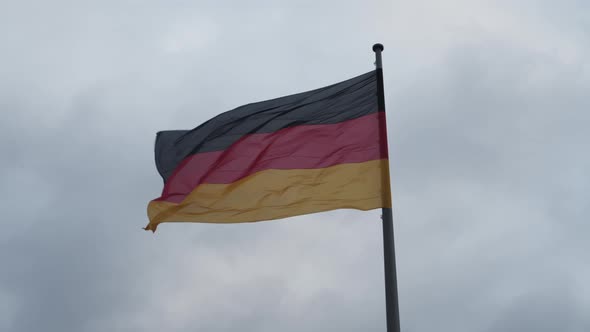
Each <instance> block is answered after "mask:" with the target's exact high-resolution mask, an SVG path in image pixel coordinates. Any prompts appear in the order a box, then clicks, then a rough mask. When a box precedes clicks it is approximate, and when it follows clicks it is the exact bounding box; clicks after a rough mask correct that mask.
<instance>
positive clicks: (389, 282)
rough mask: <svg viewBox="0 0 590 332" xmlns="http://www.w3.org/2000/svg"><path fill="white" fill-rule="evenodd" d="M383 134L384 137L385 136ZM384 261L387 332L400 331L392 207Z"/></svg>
mask: <svg viewBox="0 0 590 332" xmlns="http://www.w3.org/2000/svg"><path fill="white" fill-rule="evenodd" d="M373 52H375V66H376V67H377V70H376V72H377V93H378V94H377V104H378V107H379V111H382V112H385V92H384V88H383V63H382V61H381V52H383V45H382V44H375V45H373ZM381 130H383V131H384V134H385V135H383V136H385V142H383V143H382V144H381V146H382V148H383V149H387V148H388V147H387V127H386V125H385V123H383V124H382V127H381ZM383 136H382V137H383ZM384 178H385V180H386V183H387V184H386V186H387V187H386V190H387V191H388V193H391V188H390V182H389V169H386V170H384ZM382 211H383V212H382V213H383V214H382V216H381V219H383V261H384V269H385V310H386V314H387V332H399V331H400V324H399V303H398V296H397V273H396V267H395V245H394V239H393V214H392V211H391V208H383V210H382Z"/></svg>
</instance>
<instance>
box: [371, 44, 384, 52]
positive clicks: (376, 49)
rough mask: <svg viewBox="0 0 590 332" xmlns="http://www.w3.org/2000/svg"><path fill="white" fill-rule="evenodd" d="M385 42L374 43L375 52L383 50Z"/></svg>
mask: <svg viewBox="0 0 590 332" xmlns="http://www.w3.org/2000/svg"><path fill="white" fill-rule="evenodd" d="M383 49H384V48H383V44H379V43H377V44H375V45H373V52H383Z"/></svg>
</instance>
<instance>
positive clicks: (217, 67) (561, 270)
mask: <svg viewBox="0 0 590 332" xmlns="http://www.w3.org/2000/svg"><path fill="white" fill-rule="evenodd" d="M589 31H590V2H588V1H586V0H577V1H576V0H562V1H550V0H544V1H543V0H538V1H533V0H522V1H513V0H498V1H476V0H446V1H435V0H430V1H427V0H412V1H377V0H338V1H336V0H329V1H318V0H315V1H312V0H305V1H286V0H278V1H277V0H275V1H271V0H267V1H261V0H255V1H239V0H232V1H224V0H216V1H213V0H210V1H180V0H179V1H163V0H162V1H139V0H136V1H130V0H125V1H123V0H101V1H92V2H91V1H73V0H72V1H63V0H53V1H42V0H38V1H26V0H19V1H9V0H0V112H1V113H2V120H1V121H0V152H1V157H0V216H1V225H2V231H1V232H0V262H1V265H0V266H1V268H0V331H11V332H12V331H14V332H39V331H47V332H53V331H55V332H64V331H65V332H69V331H72V332H104V331H113V332H118V331H126V332H127V331H138V332H139V331H142V332H143V331H147V332H160V331H179V332H185V331H186V332H188V331H208V332H209V331H210V332H230V331H236V332H237V331H239V332H244V331H263V332H266V331H268V332H275V331H285V332H295V331H297V332H299V331H369V332H372V331H385V309H384V294H383V261H382V259H383V258H382V238H381V224H380V218H379V216H380V212H379V211H370V212H359V211H348V210H342V211H334V212H328V213H321V214H315V215H310V216H304V217H295V218H290V219H285V220H280V221H274V222H264V223H255V224H246V225H210V224H164V225H162V226H161V227H160V228H159V229H158V232H157V233H156V234H152V233H150V232H145V231H143V230H142V229H141V227H144V226H145V225H146V224H147V216H146V205H147V203H148V201H149V200H151V199H153V198H155V197H158V196H159V194H160V191H161V189H162V181H161V178H160V177H159V175H158V174H157V172H156V168H155V165H154V161H153V144H154V139H155V133H156V132H157V131H158V130H165V129H190V128H192V127H195V126H197V125H198V124H200V123H201V122H203V121H205V120H207V119H209V118H210V117H212V116H214V115H216V114H218V113H221V112H224V111H226V110H229V109H231V108H234V107H237V106H240V105H242V104H246V103H249V102H254V101H260V100H264V99H269V98H274V97H279V96H282V95H286V94H291V93H296V92H301V91H305V90H309V89H313V88H319V87H322V86H324V85H327V84H331V83H335V82H338V81H341V80H344V79H347V78H350V77H352V76H355V75H358V74H362V73H364V72H367V71H369V70H372V69H373V61H374V54H373V53H372V51H371V46H372V44H373V43H375V42H381V43H383V44H384V45H385V51H384V54H383V57H384V58H383V61H384V71H385V88H386V105H387V110H388V121H389V124H388V127H389V140H390V156H391V157H390V159H391V171H392V185H393V186H392V188H393V189H392V190H393V197H394V219H395V221H394V222H395V236H396V250H397V259H398V281H399V297H400V298H399V301H400V314H401V326H402V330H403V331H404V332H421V331H454V332H463V331H465V332H493V331H502V332H522V331H535V332H544V331H590V314H589V313H590V286H589V285H588V281H589V280H590V254H589V253H590V243H589V242H588V236H589V234H590V203H589V202H590V199H589V194H588V192H589V190H590V176H589V170H590V154H589V153H588V151H589V150H588V143H589V142H590V133H589V131H588V130H587V127H588V124H589V123H590V111H589V110H590V101H589V96H588V93H589V91H590V37H589V36H590V34H589Z"/></svg>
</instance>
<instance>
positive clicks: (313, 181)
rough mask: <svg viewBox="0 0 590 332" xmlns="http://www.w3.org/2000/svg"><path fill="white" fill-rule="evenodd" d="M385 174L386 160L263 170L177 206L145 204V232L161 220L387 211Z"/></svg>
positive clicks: (203, 188) (198, 192)
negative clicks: (338, 211) (146, 219)
mask: <svg viewBox="0 0 590 332" xmlns="http://www.w3.org/2000/svg"><path fill="white" fill-rule="evenodd" d="M384 170H385V172H383V171H384ZM384 173H385V174H388V173H389V166H388V161H387V159H382V160H373V161H368V162H364V163H354V164H341V165H336V166H332V167H326V168H319V169H292V170H265V171H261V172H258V173H256V174H253V175H251V176H248V177H246V178H244V179H241V180H239V181H236V182H234V183H230V184H201V185H200V186H198V187H197V188H195V189H194V190H193V191H192V192H191V193H190V194H189V195H188V196H187V197H186V198H185V199H184V200H183V201H182V203H180V204H176V203H170V202H164V201H152V202H150V204H149V206H148V216H149V218H150V223H149V225H148V226H147V227H146V229H148V230H153V231H155V230H156V227H157V226H158V224H160V223H163V222H209V223H240V222H253V221H262V220H271V219H279V218H286V217H291V216H296V215H302V214H308V213H314V212H321V211H329V210H335V209H344V208H348V209H358V210H371V209H376V208H381V207H391V197H390V193H389V184H386V183H385V181H384V180H383V174H384Z"/></svg>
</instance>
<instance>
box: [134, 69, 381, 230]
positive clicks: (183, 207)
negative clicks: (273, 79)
mask: <svg viewBox="0 0 590 332" xmlns="http://www.w3.org/2000/svg"><path fill="white" fill-rule="evenodd" d="M377 81H378V76H377V71H371V72H368V73H366V74H363V75H360V76H357V77H354V78H352V79H349V80H346V81H343V82H340V83H337V84H334V85H330V86H327V87H324V88H320V89H317V90H312V91H308V92H304V93H299V94H295V95H290V96H286V97H281V98H277V99H272V100H267V101H263V102H258V103H253V104H248V105H244V106H241V107H238V108H236V109H234V110H231V111H228V112H226V113H223V114H220V115H218V116H216V117H214V118H212V119H211V120H209V121H207V122H205V123H203V124H202V125H200V126H198V127H196V128H195V129H192V130H174V131H162V132H159V133H158V134H157V137H156V146H155V155H156V167H157V169H158V172H159V173H160V175H161V176H162V178H163V179H164V189H163V191H162V195H161V196H160V197H159V198H157V199H155V200H153V201H151V202H150V203H149V205H148V216H149V220H150V222H149V224H148V225H147V227H146V230H152V231H155V230H156V227H157V226H158V225H159V224H160V223H163V222H207V223H241V222H253V221H262V220H272V219H279V218H285V217H290V216H296V215H302V214H308V213H315V212H321V211H328V210H334V209H341V208H350V209H359V210H370V209H376V208H388V207H391V198H390V191H389V168H388V155H387V138H386V136H387V135H386V127H385V112H384V110H382V109H379V107H378V96H377V88H378V86H377V85H378V82H377Z"/></svg>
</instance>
